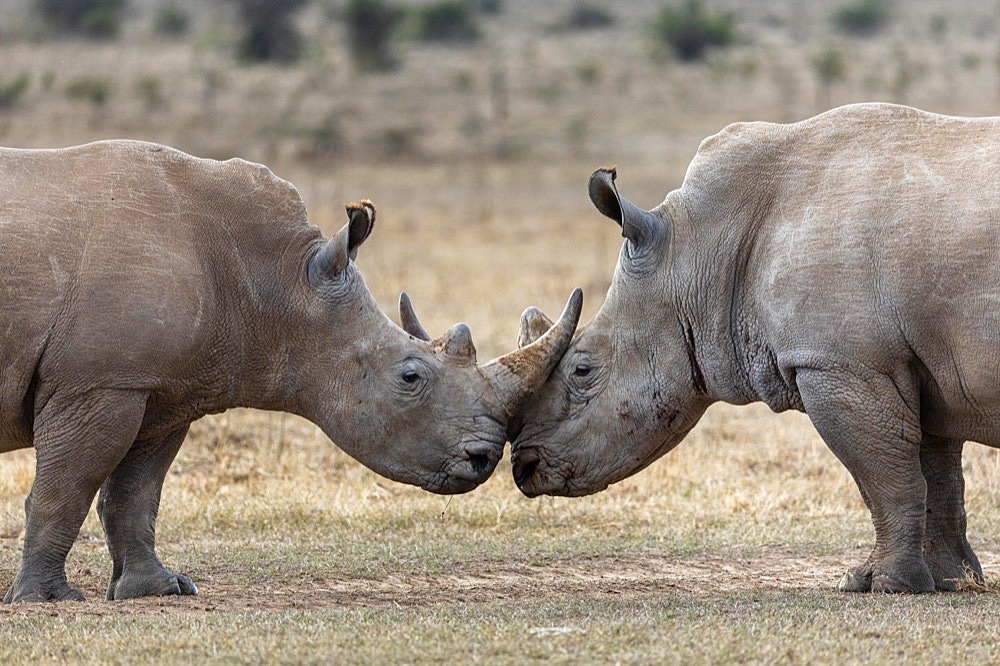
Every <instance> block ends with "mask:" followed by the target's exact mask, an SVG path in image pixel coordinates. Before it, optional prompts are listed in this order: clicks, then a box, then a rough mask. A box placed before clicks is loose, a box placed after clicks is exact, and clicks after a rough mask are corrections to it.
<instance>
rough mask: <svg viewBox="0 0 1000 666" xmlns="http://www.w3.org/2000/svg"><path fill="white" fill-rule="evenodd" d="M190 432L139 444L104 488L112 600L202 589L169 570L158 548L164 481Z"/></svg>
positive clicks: (100, 504)
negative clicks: (161, 496) (160, 556)
mask: <svg viewBox="0 0 1000 666" xmlns="http://www.w3.org/2000/svg"><path fill="white" fill-rule="evenodd" d="M187 431H188V427H187V426H184V427H183V428H180V429H178V430H175V431H174V432H172V433H170V434H169V435H167V436H166V437H163V438H162V439H158V440H151V441H140V442H136V443H135V444H134V445H133V446H132V448H131V449H129V452H128V453H127V454H125V457H124V458H123V459H122V461H121V462H120V463H118V467H116V468H115V470H114V471H113V472H112V473H111V476H109V477H108V479H107V481H105V482H104V485H103V486H101V494H100V497H99V498H98V500H97V513H98V515H99V516H100V517H101V524H102V525H104V533H105V534H106V535H107V540H108V550H109V551H111V559H112V560H113V561H114V569H113V571H112V574H111V583H110V585H109V586H108V599H109V600H114V599H131V598H134V597H145V596H165V595H169V594H197V593H198V588H197V587H195V584H194V583H193V582H191V579H190V578H188V577H187V576H182V575H180V574H176V573H174V572H172V571H169V570H168V569H166V568H165V567H164V566H163V564H162V563H161V562H160V558H159V557H157V555H156V550H155V545H156V515H157V512H158V511H159V507H160V492H161V490H162V488H163V480H164V479H165V478H166V475H167V470H168V469H169V468H170V464H171V463H172V462H173V460H174V456H176V455H177V451H178V450H179V449H180V447H181V444H182V443H183V442H184V437H185V436H186V435H187Z"/></svg>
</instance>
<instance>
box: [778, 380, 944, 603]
mask: <svg viewBox="0 0 1000 666" xmlns="http://www.w3.org/2000/svg"><path fill="white" fill-rule="evenodd" d="M797 383H798V387H799V392H800V394H801V396H802V401H803V404H804V406H805V408H806V412H807V414H808V415H809V418H810V419H811V420H812V422H813V424H814V425H815V426H816V429H817V430H818V431H819V434H820V436H822V438H823V440H824V441H825V442H826V444H827V446H829V447H830V450H831V451H833V453H834V454H835V455H836V456H837V458H838V459H840V461H841V462H842V463H843V464H844V466H845V467H847V469H848V470H849V471H850V473H851V475H852V476H853V477H854V480H855V481H856V482H857V484H858V488H859V489H860V491H861V496H862V498H863V499H864V501H865V504H866V505H867V506H868V510H869V511H870V513H871V517H872V523H873V525H874V527H875V548H874V549H873V550H872V553H871V555H870V556H869V557H868V559H867V560H866V562H865V563H864V564H862V565H861V566H860V567H856V568H854V569H851V570H850V571H848V572H847V575H845V576H844V578H843V579H842V580H841V583H840V586H839V587H840V589H841V590H843V591H847V592H868V591H871V592H931V591H933V590H934V589H935V582H934V577H933V575H932V573H931V570H930V568H929V567H928V566H927V562H926V561H925V560H924V556H923V551H922V546H923V540H924V532H925V525H926V495H927V485H926V482H925V480H924V475H923V473H922V471H921V465H920V448H919V442H920V438H921V432H920V426H919V423H920V419H919V415H917V414H914V413H913V412H912V411H911V410H910V409H909V408H908V407H907V401H906V400H905V399H904V398H903V396H901V395H900V393H899V389H897V385H896V384H895V383H894V382H893V381H892V380H891V379H890V378H889V377H886V376H884V375H878V374H875V373H872V375H870V376H866V377H863V378H861V377H856V376H852V375H850V374H847V373H843V372H835V371H819V370H802V371H800V372H799V373H798V375H797Z"/></svg>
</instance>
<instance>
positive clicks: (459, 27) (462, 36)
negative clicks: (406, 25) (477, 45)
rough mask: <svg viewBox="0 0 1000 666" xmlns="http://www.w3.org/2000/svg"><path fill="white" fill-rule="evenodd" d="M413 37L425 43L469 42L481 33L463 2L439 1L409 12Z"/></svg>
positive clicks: (453, 0)
mask: <svg viewBox="0 0 1000 666" xmlns="http://www.w3.org/2000/svg"><path fill="white" fill-rule="evenodd" d="M411 21H412V24H413V36H414V37H415V38H416V39H420V40H423V41H427V42H471V41H475V40H477V39H479V37H480V36H481V35H482V33H481V32H480V30H479V26H478V25H476V18H475V15H474V14H473V11H472V9H470V7H469V5H468V4H466V3H465V2H460V1H458V0H441V1H440V2H434V3H431V4H429V5H421V6H418V7H414V8H413V9H412V10H411Z"/></svg>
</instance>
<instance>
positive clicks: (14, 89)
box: [0, 73, 31, 109]
mask: <svg viewBox="0 0 1000 666" xmlns="http://www.w3.org/2000/svg"><path fill="white" fill-rule="evenodd" d="M30 83H31V79H30V77H29V76H28V74H27V73H23V74H21V75H20V76H16V77H14V78H13V79H10V80H9V81H0V109H6V108H9V107H12V106H14V105H15V104H17V103H18V101H19V100H20V99H21V97H22V96H23V95H24V93H26V92H28V84H30Z"/></svg>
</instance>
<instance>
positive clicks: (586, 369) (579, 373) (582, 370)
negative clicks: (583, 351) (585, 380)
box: [573, 363, 590, 377]
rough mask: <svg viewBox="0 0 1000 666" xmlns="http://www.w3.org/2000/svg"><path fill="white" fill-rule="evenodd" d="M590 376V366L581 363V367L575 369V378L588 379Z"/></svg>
mask: <svg viewBox="0 0 1000 666" xmlns="http://www.w3.org/2000/svg"><path fill="white" fill-rule="evenodd" d="M589 374H590V366H589V365H585V364H583V363H581V364H580V365H578V366H576V368H574V369H573V376H574V377H586V376H587V375H589Z"/></svg>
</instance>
